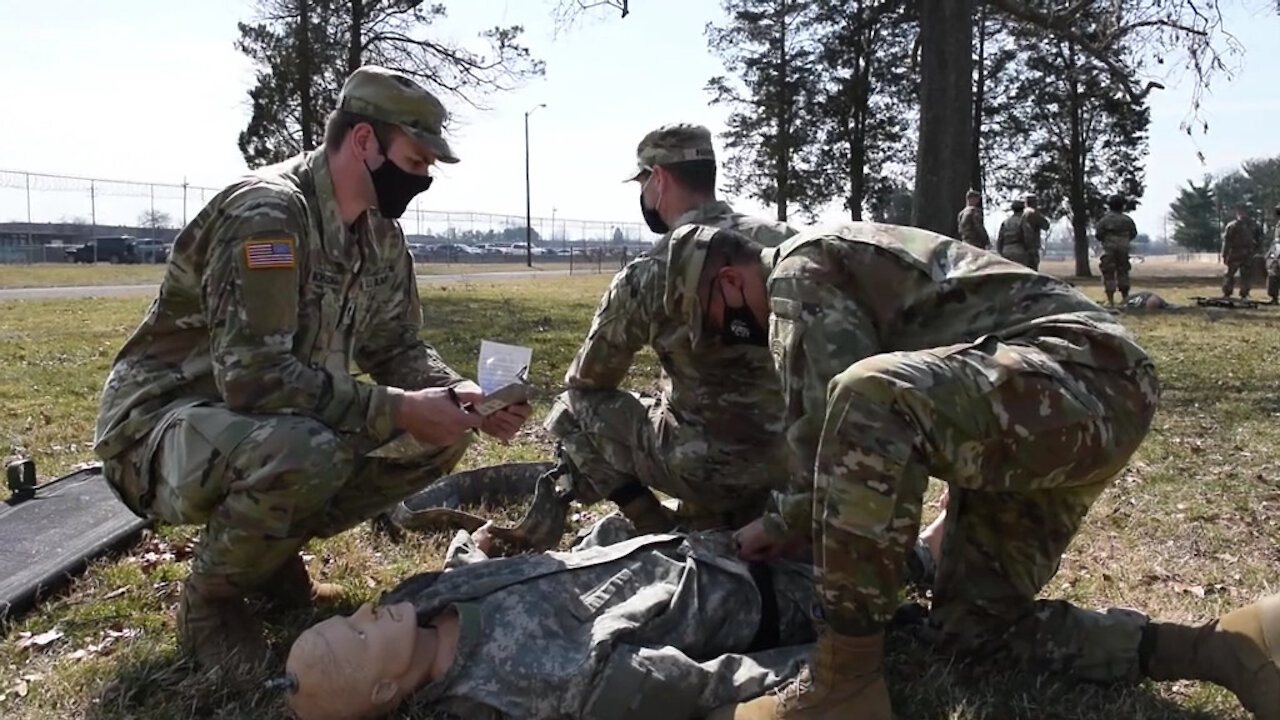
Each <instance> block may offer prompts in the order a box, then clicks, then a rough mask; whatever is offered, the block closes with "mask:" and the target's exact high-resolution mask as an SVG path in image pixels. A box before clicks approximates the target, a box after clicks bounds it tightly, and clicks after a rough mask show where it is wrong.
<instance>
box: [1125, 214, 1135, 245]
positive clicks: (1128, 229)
mask: <svg viewBox="0 0 1280 720" xmlns="http://www.w3.org/2000/svg"><path fill="white" fill-rule="evenodd" d="M1124 232H1125V234H1126V235H1128V236H1129V239H1130V240H1133V239H1134V238H1136V237H1138V224H1137V223H1135V222H1134V221H1133V218H1131V217H1128V216H1126V217H1125V219H1124Z"/></svg>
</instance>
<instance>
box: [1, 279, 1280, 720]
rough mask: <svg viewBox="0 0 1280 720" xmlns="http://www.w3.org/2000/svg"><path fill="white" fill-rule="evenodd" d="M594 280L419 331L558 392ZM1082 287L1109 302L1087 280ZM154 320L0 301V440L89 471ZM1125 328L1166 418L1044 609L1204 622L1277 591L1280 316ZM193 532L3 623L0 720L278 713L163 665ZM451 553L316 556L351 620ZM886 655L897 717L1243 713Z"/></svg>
mask: <svg viewBox="0 0 1280 720" xmlns="http://www.w3.org/2000/svg"><path fill="white" fill-rule="evenodd" d="M606 281H607V278H605V277H593V278H572V279H567V278H557V279H556V280H555V281H554V282H550V283H547V282H537V283H522V284H520V285H494V284H486V285H474V286H463V287H451V288H439V289H429V290H425V291H424V294H423V301H424V304H425V306H426V316H427V318H428V320H429V322H430V327H429V328H428V329H427V332H426V335H427V337H429V338H430V339H431V340H433V341H434V342H436V343H437V345H438V346H439V347H440V348H441V349H442V351H443V352H444V354H445V356H446V357H447V358H448V359H449V360H450V361H451V362H453V363H455V364H456V365H457V366H459V367H463V368H469V367H471V366H472V365H473V364H474V358H475V352H476V348H477V346H478V342H479V339H480V338H482V337H487V338H493V339H497V340H507V341H514V342H522V343H525V344H531V345H532V346H533V347H534V358H535V367H534V380H535V381H536V382H537V383H538V384H540V385H542V386H543V387H546V388H548V390H549V391H551V390H554V388H555V387H556V386H557V385H558V384H559V381H560V375H561V374H562V373H563V369H564V367H565V366H566V365H567V363H568V361H569V358H570V357H571V356H572V353H573V351H574V350H575V349H576V346H577V343H578V341H579V339H580V338H581V335H582V333H583V332H584V331H585V330H586V326H587V323H588V321H589V318H590V314H591V310H592V308H593V306H594V304H595V301H596V298H597V297H598V294H599V292H600V291H601V290H602V289H603V287H604V284H605V282H606ZM1151 282H1152V283H1154V282H1155V281H1151ZM1158 287H1159V290H1160V292H1161V293H1162V294H1165V295H1166V297H1168V298H1169V299H1171V300H1174V301H1184V300H1185V299H1186V298H1187V297H1188V296H1191V295H1197V294H1199V295H1213V294H1215V289H1214V284H1213V283H1212V282H1211V281H1209V282H1206V281H1204V280H1200V281H1186V280H1179V279H1176V278H1175V279H1162V280H1160V281H1159V282H1158ZM1085 289H1086V291H1087V292H1089V293H1090V294H1091V295H1094V296H1095V297H1096V296H1098V295H1099V294H1100V291H1099V290H1098V289H1097V288H1096V286H1095V285H1094V284H1090V285H1089V286H1088V287H1086V288H1085ZM145 305H146V302H145V301H144V300H111V301H101V300H83V301H81V300H70V301H57V302H52V301H50V302H30V303H21V304H18V303H13V304H8V303H0V328H3V331H2V332H3V333H5V334H6V335H5V337H4V338H3V339H4V340H5V342H0V397H2V398H4V400H5V406H6V408H9V409H10V412H8V413H6V414H4V415H3V416H0V430H3V432H2V433H0V441H4V442H8V443H13V441H14V440H15V439H16V441H17V444H19V445H20V446H21V447H23V448H27V449H30V450H33V451H35V452H36V455H37V459H38V460H39V462H40V463H41V465H42V469H43V470H44V471H46V472H54V471H57V472H60V471H62V470H63V469H65V468H66V467H67V466H69V465H71V464H72V463H74V462H76V461H78V460H83V459H87V458H88V457H89V452H88V449H87V447H86V446H85V444H84V441H85V440H86V439H87V438H88V436H89V433H90V432H91V430H90V423H91V421H92V417H93V412H94V407H93V402H94V397H95V396H96V392H97V387H98V385H99V383H100V382H101V377H102V373H103V372H104V371H105V369H106V367H107V363H108V362H109V361H110V356H111V354H112V353H113V352H114V349H115V346H116V345H117V344H118V343H119V341H120V339H121V338H122V336H123V334H124V333H125V332H127V331H128V330H129V329H130V328H131V327H132V325H133V323H134V322H135V321H136V318H137V316H138V314H139V313H140V312H141V311H142V309H143V308H144V307H145ZM1126 322H1127V323H1128V324H1129V325H1130V326H1131V327H1133V328H1134V330H1135V331H1136V332H1137V333H1138V335H1139V337H1140V338H1141V340H1142V341H1143V343H1144V344H1145V345H1146V346H1147V348H1148V349H1149V350H1150V351H1151V352H1152V354H1153V355H1154V357H1155V359H1156V361H1157V363H1158V367H1159V370H1160V373H1161V377H1162V380H1163V383H1164V399H1163V403H1162V406H1161V409H1160V411H1159V413H1158V415H1157V418H1156V421H1155V426H1154V428H1153V430H1152V432H1151V435H1150V437H1149V438H1148V440H1147V442H1146V443H1145V444H1144V445H1143V447H1142V449H1141V450H1140V451H1139V453H1138V456H1137V457H1136V458H1135V459H1134V462H1133V463H1132V465H1131V467H1130V469H1129V471H1128V472H1127V473H1126V474H1125V476H1124V479H1123V480H1122V481H1121V482H1120V483H1119V484H1117V485H1116V486H1115V487H1114V488H1112V489H1111V490H1109V491H1108V492H1107V493H1106V494H1105V495H1104V496H1103V498H1102V499H1101V501H1100V502H1099V503H1098V505H1097V506H1096V507H1095V508H1094V510H1093V512H1092V513H1091V515H1090V518H1089V520H1088V522H1087V524H1086V527H1085V528H1084V530H1083V532H1082V533H1081V535H1080V537H1079V538H1078V539H1077V541H1076V542H1075V544H1074V545H1073V546H1072V548H1071V550H1070V552H1069V553H1068V554H1067V556H1066V558H1064V561H1063V565H1062V569H1061V572H1060V573H1059V574H1058V576H1057V577H1056V578H1055V579H1054V580H1053V581H1052V582H1051V583H1050V585H1049V587H1047V588H1046V589H1045V595H1048V596H1056V597H1064V598H1068V599H1070V600H1073V601H1075V602H1077V603H1080V604H1083V605H1086V606H1110V605H1127V606H1134V607H1138V608H1142V609H1144V610H1146V611H1148V612H1151V613H1153V614H1155V615H1159V616H1162V617H1166V618H1171V619H1198V618H1206V617H1210V616H1213V615H1217V614H1219V613H1221V612H1222V611H1224V610H1226V609H1228V608H1231V607H1233V606H1236V605H1239V604H1241V603H1245V602H1249V601H1251V600H1253V599H1256V598H1258V597H1260V596H1262V595H1264V594H1266V593H1270V592H1276V591H1280V586H1278V585H1277V583H1278V581H1277V575H1276V571H1275V568H1276V567H1278V566H1280V430H1278V429H1277V417H1278V416H1280V399H1277V398H1280V376H1278V375H1277V373H1276V372H1275V370H1274V360H1273V358H1275V357H1277V354H1278V353H1280V310H1276V309H1272V308H1264V309H1260V310H1256V311H1225V310H1205V309H1201V308H1186V309H1182V310H1177V311H1173V312H1163V313H1153V314H1145V315H1139V314H1130V315H1128V316H1126ZM655 377H656V370H655V366H654V363H653V361H652V358H651V357H648V356H646V357H645V358H643V361H642V363H641V364H640V366H639V367H638V369H637V371H636V372H635V373H634V374H633V378H632V381H633V383H635V384H637V385H646V384H649V383H651V382H652V381H653V380H654V378H655ZM548 394H549V393H548ZM546 400H547V398H546V397H543V398H540V399H539V402H538V403H537V409H536V412H535V418H537V419H540V418H541V416H542V415H543V414H544V413H545V411H546V406H547V402H546ZM15 408H16V410H15ZM531 428H533V429H531V430H529V431H528V432H526V433H525V434H524V435H522V437H521V438H519V440H518V441H517V442H516V443H514V444H513V445H511V446H502V445H498V444H496V443H491V442H481V443H480V444H479V446H478V447H477V449H476V450H475V451H474V452H472V453H471V454H470V455H469V456H468V458H467V460H466V463H467V465H468V466H474V465H478V464H485V463H491V462H500V461H505V460H513V459H526V458H543V457H545V455H546V452H547V449H548V447H549V443H548V438H546V437H545V436H544V435H543V433H542V432H541V431H540V430H539V429H537V423H532V424H531ZM72 443H76V446H75V447H74V448H73V447H72ZM54 446H61V447H62V450H58V451H54V450H51V449H50V448H52V447H54ZM509 512H512V513H514V512H515V510H514V509H512V510H509ZM191 537H192V531H191V529H190V528H182V529H178V530H172V529H169V530H164V531H162V533H161V534H160V535H159V536H158V537H157V538H155V539H153V540H152V541H151V543H150V544H149V545H145V546H142V547H140V548H136V549H135V550H133V551H131V552H130V553H128V554H126V555H124V556H122V557H116V558H111V559H104V560H100V561H98V562H96V563H94V565H93V567H92V568H91V569H90V570H89V571H88V572H87V573H86V574H85V575H84V576H83V577H82V578H80V579H79V580H78V581H76V582H75V583H74V585H73V586H72V587H71V588H70V590H69V591H68V592H67V593H66V594H64V595H62V596H60V597H58V598H54V599H50V600H48V601H46V602H45V603H44V604H43V605H42V606H41V607H40V608H39V609H38V610H37V611H35V612H32V613H30V614H28V615H27V616H25V617H23V618H21V619H19V620H17V621H16V622H14V623H12V624H11V625H9V626H8V627H6V629H5V641H6V642H5V645H4V646H3V647H2V648H0V694H3V695H4V699H3V700H0V716H3V717H5V718H22V719H36V718H39V719H41V720H43V719H45V718H50V719H52V718H73V717H77V718H78V717H89V718H104V719H105V718H147V719H155V720H159V719H160V718H192V717H200V718H240V717H274V716H278V705H276V703H277V699H276V698H273V697H271V696H270V695H269V694H264V693H262V692H260V691H259V690H258V689H257V686H256V685H252V684H244V683H236V682H218V681H216V680H215V679H213V678H210V677H206V676H201V675H196V674H192V672H191V670H190V668H189V666H188V665H187V664H186V663H185V662H184V661H183V660H182V659H181V658H180V657H179V656H178V655H177V654H176V652H175V649H174V644H173V624H172V623H173V620H172V613H173V608H174V603H175V600H176V597H175V591H176V587H177V581H179V580H180V579H181V577H182V576H183V574H184V573H185V567H184V564H183V562H182V557H183V553H182V550H183V547H184V543H186V541H188V540H189V539H190V538H191ZM443 543H444V538H422V539H417V540H414V541H412V542H410V543H408V544H406V545H394V544H391V543H390V542H388V541H387V540H385V539H383V538H381V537H377V536H375V535H373V534H372V533H371V532H370V531H369V530H368V528H367V527H361V528H358V529H356V530H353V531H352V532H350V533H347V534H346V535H344V536H341V537H338V538H335V539H332V540H329V541H325V542H315V543H312V545H311V546H310V548H309V552H310V553H311V554H312V555H313V556H314V557H313V559H312V560H311V568H312V570H313V572H315V573H316V574H317V575H319V576H320V577H321V578H322V579H324V580H328V581H338V582H342V583H343V584H344V585H345V586H346V587H347V588H348V596H347V599H346V602H344V603H343V604H342V605H341V606H340V607H339V608H336V610H342V611H346V610H350V609H352V608H354V607H355V605H356V604H357V603H358V602H360V601H362V600H366V599H371V598H373V597H374V596H376V594H377V593H378V592H379V591H380V590H382V589H385V588H387V587H388V586H390V585H391V584H393V583H394V582H395V581H396V580H397V579H398V578H401V577H404V576H405V575H407V574H409V573H411V572H414V571H417V570H421V569H428V568H433V567H436V566H438V563H439V557H440V552H441V550H442V547H443ZM148 552H150V553H154V554H153V555H148V554H147V553H148ZM166 553H170V554H169V555H166ZM331 611H332V610H331ZM317 617H318V615H317V614H315V613H297V614H294V615H290V616H284V617H281V618H277V619H275V628H276V630H275V632H276V635H275V639H276V647H277V649H278V651H279V652H280V653H283V652H285V650H286V648H287V641H288V638H289V637H290V636H291V634H293V633H296V632H297V631H298V630H299V629H301V628H302V627H305V626H306V625H307V624H308V623H310V622H312V621H313V620H315V619H316V618H317ZM55 628H56V629H58V630H59V631H60V632H62V633H64V635H63V637H61V638H60V639H59V640H57V641H55V642H52V643H50V644H49V645H47V646H44V647H42V648H35V649H31V648H28V649H19V648H17V647H16V646H15V645H16V644H15V640H16V639H17V638H18V637H19V634H20V633H22V632H30V633H40V632H44V631H47V630H51V629H55ZM113 634H114V636H115V637H113ZM895 640H896V642H895V643H894V644H895V647H896V650H895V652H894V654H893V657H892V658H891V662H890V674H891V682H892V684H893V687H894V699H895V704H896V707H897V711H898V713H899V717H903V718H949V719H952V720H978V719H982V720H1005V719H1007V718H1021V719H1026V720H1032V719H1034V720H1042V719H1050V718H1055V719H1067V718H1072V719H1076V718H1078V719H1081V720H1083V719H1085V718H1089V719H1094V718H1116V719H1119V718H1125V719H1129V718H1171V719H1179V720H1182V719H1189V718H1210V717H1212V718H1232V719H1235V720H1243V718H1245V717H1246V716H1245V715H1244V713H1243V711H1241V709H1240V708H1239V706H1238V704H1237V703H1236V702H1235V700H1234V699H1233V698H1231V697H1230V696H1229V695H1227V694H1225V693H1223V692H1222V691H1219V690H1217V689H1215V688H1212V687H1209V686H1205V685H1201V684H1197V683H1174V684H1163V685H1150V684H1147V685H1142V686H1139V687H1136V688H1115V687H1097V686H1091V685H1082V684H1078V683H1072V682H1067V681H1061V680H1055V679H1047V678H1040V677H1035V676H1030V675H1026V674H1023V673H1018V672H1012V671H1009V670H998V669H992V668H990V667H983V666H977V665H959V666H957V665H952V664H950V663H949V661H947V660H946V659H944V658H941V657H938V656H937V655H935V654H933V653H931V652H930V651H929V650H928V649H926V648H925V647H924V646H922V645H920V644H918V643H916V642H913V641H912V640H911V639H909V638H906V637H896V638H895ZM107 641H109V644H107V645H105V646H101V647H99V646H100V645H101V644H102V643H104V642H107ZM95 648H96V650H95ZM90 650H93V652H90ZM80 651H85V652H80ZM24 678H25V679H24ZM19 688H21V689H22V690H23V692H18V690H19Z"/></svg>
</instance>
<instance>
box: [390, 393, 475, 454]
mask: <svg viewBox="0 0 1280 720" xmlns="http://www.w3.org/2000/svg"><path fill="white" fill-rule="evenodd" d="M455 392H456V391H455ZM454 397H455V395H454V394H453V393H450V392H449V388H424V389H422V390H410V391H407V392H405V394H404V396H403V397H402V398H401V400H400V408H399V412H398V413H397V415H396V427H398V428H399V429H401V430H404V431H405V432H407V433H409V434H410V435H412V436H414V437H415V438H417V439H418V440H421V441H422V442H424V443H427V444H428V445H436V446H439V447H445V446H448V445H453V444H455V443H457V442H458V441H459V440H461V439H462V436H463V435H465V434H466V432H467V431H468V430H470V429H472V428H478V427H480V424H481V422H482V421H483V420H484V418H482V417H481V416H480V415H479V414H478V413H473V412H467V411H466V410H463V409H462V408H461V407H460V406H459V405H458V403H457V402H455V400H454ZM457 397H459V399H461V396H460V394H459V395H458V396H457Z"/></svg>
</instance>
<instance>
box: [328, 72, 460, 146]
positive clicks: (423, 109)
mask: <svg viewBox="0 0 1280 720" xmlns="http://www.w3.org/2000/svg"><path fill="white" fill-rule="evenodd" d="M338 109H339V110H346V111H348V112H353V113H356V114H358V115H364V116H365V117H369V118H373V119H374V120H381V121H383V122H388V123H392V124H395V125H399V126H400V128H401V129H402V130H404V131H405V132H406V133H408V135H409V136H410V137H412V138H413V139H414V140H417V141H418V142H420V143H422V144H423V145H425V146H426V147H428V148H430V149H431V151H432V152H434V153H435V154H436V158H437V159H438V160H439V161H440V162H446V163H456V162H458V156H457V155H454V154H453V148H450V147H449V143H448V142H446V141H445V139H444V135H443V134H442V130H443V126H444V123H445V121H446V120H448V118H449V113H447V112H446V111H445V109H444V105H441V104H440V101H439V100H437V99H436V96H435V95H432V94H431V93H430V92H428V91H427V89H426V88H424V87H422V86H421V85H419V84H418V83H417V82H416V81H414V79H413V78H411V77H409V76H408V75H405V74H403V73H399V72H396V71H395V70H388V69H387V68H384V67H379V66H377V65H364V66H361V67H359V68H356V71H355V72H353V73H351V76H350V77H348V78H347V81H346V83H344V84H343V86H342V93H341V94H340V95H339V96H338Z"/></svg>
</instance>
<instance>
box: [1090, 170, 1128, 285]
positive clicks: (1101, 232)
mask: <svg viewBox="0 0 1280 720" xmlns="http://www.w3.org/2000/svg"><path fill="white" fill-rule="evenodd" d="M1125 204H1126V202H1125V197H1124V196H1123V195H1112V196H1111V197H1109V198H1107V213H1106V214H1105V215H1103V216H1102V217H1101V218H1099V219H1098V222H1097V223H1095V224H1094V226H1093V234H1094V237H1096V238H1097V240H1098V244H1100V245H1101V246H1102V257H1101V258H1099V259H1098V268H1099V269H1100V270H1101V271H1102V286H1103V289H1104V290H1106V292H1107V304H1108V305H1110V306H1113V307H1114V306H1115V304H1116V289H1117V288H1119V290H1120V302H1122V303H1123V302H1128V300H1129V268H1130V265H1129V244H1130V243H1132V242H1133V239H1134V238H1136V237H1137V236H1138V226H1137V225H1134V224H1133V218H1131V217H1129V216H1128V215H1126V214H1125V213H1124V208H1125Z"/></svg>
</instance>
